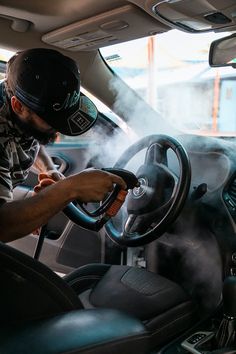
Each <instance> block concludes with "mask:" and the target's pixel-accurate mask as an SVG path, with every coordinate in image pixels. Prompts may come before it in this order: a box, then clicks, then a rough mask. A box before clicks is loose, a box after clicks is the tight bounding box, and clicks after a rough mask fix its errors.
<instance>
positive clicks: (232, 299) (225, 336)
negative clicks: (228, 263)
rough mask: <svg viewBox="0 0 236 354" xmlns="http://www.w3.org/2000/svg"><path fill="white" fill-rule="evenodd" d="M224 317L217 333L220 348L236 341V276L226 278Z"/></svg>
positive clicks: (224, 286)
mask: <svg viewBox="0 0 236 354" xmlns="http://www.w3.org/2000/svg"><path fill="white" fill-rule="evenodd" d="M223 307H224V318H223V319H222V321H221V324H220V327H219V329H218V331H217V333H216V342H217V347H218V348H223V347H230V346H231V345H233V344H234V341H235V337H236V336H235V321H236V277H235V276H230V277H228V278H226V279H225V281H224V285H223Z"/></svg>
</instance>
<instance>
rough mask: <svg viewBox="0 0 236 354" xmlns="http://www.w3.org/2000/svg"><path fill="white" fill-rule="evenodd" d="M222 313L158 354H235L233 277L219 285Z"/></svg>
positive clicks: (235, 288) (235, 289) (235, 282)
mask: <svg viewBox="0 0 236 354" xmlns="http://www.w3.org/2000/svg"><path fill="white" fill-rule="evenodd" d="M222 295H223V309H222V311H221V310H218V312H217V313H215V315H214V316H211V318H209V319H208V320H204V321H203V322H202V323H200V324H198V325H197V326H196V328H195V329H193V330H191V331H189V332H187V333H185V335H183V336H182V337H180V338H178V339H177V340H175V341H173V342H172V343H170V344H168V345H167V346H166V347H165V348H162V349H161V350H160V351H159V352H158V354H177V353H178V354H188V353H193V354H236V276H230V277H228V278H226V280H225V281H224V285H223V292H222Z"/></svg>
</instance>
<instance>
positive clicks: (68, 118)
mask: <svg viewBox="0 0 236 354" xmlns="http://www.w3.org/2000/svg"><path fill="white" fill-rule="evenodd" d="M6 80H7V85H8V87H9V89H10V91H11V94H12V95H14V96H16V97H17V98H18V99H19V100H20V101H21V102H22V103H23V104H25V105H26V106H27V107H28V108H30V109H31V110H32V111H33V112H34V113H36V114H37V115H38V116H39V117H40V118H42V119H43V120H44V121H46V122H47V123H48V124H49V125H50V126H51V127H53V128H54V129H55V130H56V131H59V132H60V133H62V134H64V135H71V136H73V135H80V134H83V133H84V132H86V131H87V130H88V129H90V128H91V127H92V125H93V124H94V123H95V121H96V119H97V115H98V111H97V108H96V106H95V105H94V103H93V102H92V101H91V100H90V99H89V98H88V97H87V96H85V95H84V94H82V93H81V92H80V72H79V69H78V67H77V65H76V63H75V61H74V60H72V59H71V58H69V57H67V56H65V55H63V54H61V53H60V52H58V51H57V50H54V49H45V48H33V49H28V50H25V51H22V52H19V53H17V54H16V55H15V56H14V57H12V58H11V59H10V60H9V62H8V67H7V76H6Z"/></svg>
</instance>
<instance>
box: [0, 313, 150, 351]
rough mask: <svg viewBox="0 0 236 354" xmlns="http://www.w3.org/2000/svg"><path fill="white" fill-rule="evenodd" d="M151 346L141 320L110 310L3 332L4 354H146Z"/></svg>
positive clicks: (0, 332) (70, 315) (0, 334)
mask: <svg viewBox="0 0 236 354" xmlns="http://www.w3.org/2000/svg"><path fill="white" fill-rule="evenodd" d="M148 343H149V338H148V333H147V332H146V330H145V327H144V326H143V324H142V323H141V322H140V321H139V320H138V319H136V318H133V317H130V316H127V315H126V314H124V313H122V312H119V311H116V310H108V309H91V310H78V311H71V312H68V313H65V314H62V315H58V316H55V317H52V318H50V319H46V320H40V321H37V322H36V321H34V322H31V323H27V324H23V325H21V326H17V327H12V326H11V328H10V327H8V328H6V327H5V326H4V325H3V326H2V328H0V353H4V354H15V353H17V354H32V353H34V354H49V353H50V354H64V353H72V352H73V354H77V353H84V354H106V353H107V354H111V353H112V354H120V353H122V354H130V353H135V354H145V353H148V352H149V351H148Z"/></svg>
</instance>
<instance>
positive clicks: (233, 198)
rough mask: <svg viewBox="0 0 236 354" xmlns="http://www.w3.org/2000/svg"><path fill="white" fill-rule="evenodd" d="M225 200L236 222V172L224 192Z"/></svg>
mask: <svg viewBox="0 0 236 354" xmlns="http://www.w3.org/2000/svg"><path fill="white" fill-rule="evenodd" d="M223 200H224V202H225V205H226V207H227V209H228V211H229V212H230V215H231V216H232V218H233V219H234V222H235V223H236V174H234V176H233V177H232V178H231V180H230V182H229V184H228V186H227V187H226V188H225V190H224V192H223Z"/></svg>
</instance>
